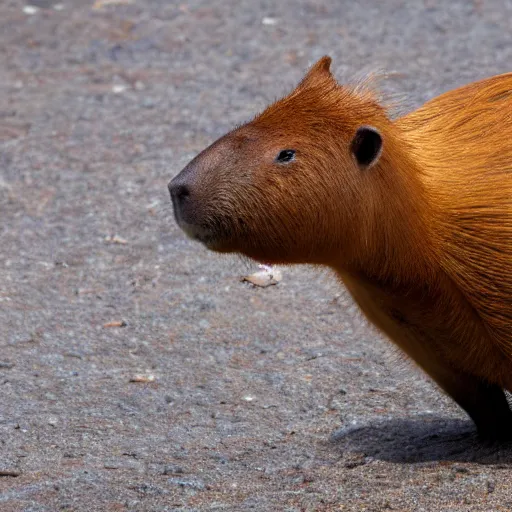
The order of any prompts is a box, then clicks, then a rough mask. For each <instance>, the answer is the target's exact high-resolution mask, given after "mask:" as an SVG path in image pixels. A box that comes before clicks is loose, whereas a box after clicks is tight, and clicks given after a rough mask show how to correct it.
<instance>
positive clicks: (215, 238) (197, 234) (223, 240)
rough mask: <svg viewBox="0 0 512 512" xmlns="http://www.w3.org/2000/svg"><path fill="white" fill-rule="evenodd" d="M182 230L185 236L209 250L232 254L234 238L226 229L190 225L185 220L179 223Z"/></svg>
mask: <svg viewBox="0 0 512 512" xmlns="http://www.w3.org/2000/svg"><path fill="white" fill-rule="evenodd" d="M179 226H180V228H181V229H182V230H183V231H184V232H185V234H186V235H187V236H188V237H189V238H191V239H192V240H195V241H197V242H200V243H202V244H203V245H204V246H205V247H206V248H207V249H209V250H211V251H216V252H230V251H232V250H233V249H230V247H231V245H232V236H231V235H230V234H229V232H228V230H226V229H219V227H217V226H215V227H213V226H207V225H198V224H189V223H188V222H185V221H183V220H180V222H179Z"/></svg>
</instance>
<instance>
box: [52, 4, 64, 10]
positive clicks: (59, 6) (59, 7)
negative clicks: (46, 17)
mask: <svg viewBox="0 0 512 512" xmlns="http://www.w3.org/2000/svg"><path fill="white" fill-rule="evenodd" d="M53 8H54V10H56V11H62V10H63V9H64V4H55V5H54V6H53Z"/></svg>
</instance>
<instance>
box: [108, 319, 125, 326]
mask: <svg viewBox="0 0 512 512" xmlns="http://www.w3.org/2000/svg"><path fill="white" fill-rule="evenodd" d="M126 325H127V323H126V322H125V321H124V320H113V321H112V322H107V323H106V324H103V327H126Z"/></svg>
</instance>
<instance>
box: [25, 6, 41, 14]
mask: <svg viewBox="0 0 512 512" xmlns="http://www.w3.org/2000/svg"><path fill="white" fill-rule="evenodd" d="M38 11H39V9H38V8H37V7H36V6H35V5H25V7H23V12H24V13H25V14H28V15H29V16H31V15H32V14H37V12H38Z"/></svg>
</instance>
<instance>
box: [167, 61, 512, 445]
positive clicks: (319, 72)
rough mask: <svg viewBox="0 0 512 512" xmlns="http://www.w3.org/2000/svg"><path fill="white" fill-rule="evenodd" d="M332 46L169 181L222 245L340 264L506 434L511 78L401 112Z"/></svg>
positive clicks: (368, 310)
mask: <svg viewBox="0 0 512 512" xmlns="http://www.w3.org/2000/svg"><path fill="white" fill-rule="evenodd" d="M330 63H331V59H330V58H329V57H323V58H322V59H320V60H319V61H318V62H317V63H316V64H315V65H314V66H313V67H312V68H311V69H310V70H309V72H308V73H307V75H306V76H305V78H304V79H303V80H302V82H301V83H300V84H299V85H298V86H297V88H296V89H295V90H294V91H293V92H292V93H291V94H289V95H288V96H286V97H285V98H283V99H281V100H279V101H277V102H275V103H274V104H272V105H270V106H269V107H268V108H267V109H266V110H265V111H264V112H263V113H262V114H260V115H258V116H257V117H256V118H255V119H254V120H252V121H251V122H249V123H247V124H245V125H243V126H241V127H239V128H236V129H234V130H233V131H231V132H230V133H228V134H227V135H225V136H223V137H221V138H220V139H219V140H217V141H216V142H214V143H213V144H212V145H211V146H210V147H208V148H207V149H205V150H204V151H203V152H202V153H200V154H199V155H198V156H197V157H196V158H194V159H193V160H192V161H191V162H190V163H189V164H188V165H187V166H186V167H185V169H183V170H182V171H181V173H180V174H179V175H178V176H176V177H175V178H174V179H173V180H172V181H171V182H170V184H169V190H170V193H171V197H172V201H173V206H174V213H175V217H176V220H177V222H178V224H179V225H180V226H181V228H182V229H183V230H184V231H185V232H186V233H187V234H188V235H189V236H191V237H192V238H194V239H196V240H199V241H200V242H202V243H203V244H204V245H205V246H206V247H208V248H209V249H212V250H214V251H217V252H223V253H227V252H235V253H241V254H243V255H245V256H248V257H250V258H253V259H254V260H257V261H259V262H262V263H266V264H292V263H309V264H314V265H324V266H327V267H330V268H331V269H333V270H334V271H335V273H336V275H337V276H338V277H339V279H340V280H341V281H342V283H343V284H344V285H345V287H346V288H347V289H348V290H349V292H350V293H351V295H352V296H353V298H354V300H355V301H356V302H357V304H358V305H359V306H360V308H361V310H362V311H363V312H364V314H365V315H366V317H367V318H368V319H369V320H370V321H371V322H372V323H373V324H375V325H376V326H377V327H378V328H379V329H380V330H382V331H383V332H384V333H385V334H386V335H387V336H388V337H389V338H390V339H391V340H392V341H393V342H394V343H396V345H398V346H399V347H400V348H401V349H402V350H403V351H404V352H405V353H406V354H408V356H409V357H411V358H412V359H413V360H414V361H416V363H417V364H418V365H419V366H420V367H421V368H423V370H424V371H425V372H427V373H428V374H429V375H430V376H431V377H432V378H433V379H434V380H435V381H436V382H437V384H438V385H439V386H440V387H441V388H442V389H443V390H444V391H445V392H446V393H448V394H449V395H450V396H451V397H452V398H453V399H454V400H455V401H456V402H457V403H458V404H459V405H460V406H461V407H462V408H463V409H464V410H465V411H466V412H467V413H468V414H469V416H470V417H471V418H472V419H473V421H474V423H475V424H476V426H477V429H478V432H479V434H480V435H481V436H482V437H484V438H488V439H507V438H512V412H511V410H510V408H509V405H508V403H507V399H506V395H505V393H504V390H508V391H512V73H510V74H503V75H499V76H495V77H492V78H488V79H486V80H482V81H479V82H476V83H472V84H470V85H466V86H464V87H461V88H459V89H455V90H453V91H450V92H447V93H445V94H442V95H441V96H439V97H437V98H434V99H432V100H430V101H429V102H427V103H426V104H425V105H423V106H422V107H421V108H419V109H418V110H415V111H413V112H412V113H409V114H407V115H404V116H402V117H399V118H397V119H391V117H390V115H389V112H388V110H387V109H386V107H385V106H383V105H381V104H380V103H379V101H378V99H377V98H376V96H375V94H374V93H373V92H372V90H371V89H370V88H368V87H364V85H359V86H354V87H348V86H341V85H339V84H338V83H337V82H336V80H335V78H334V77H333V75H332V73H331V71H330Z"/></svg>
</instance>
